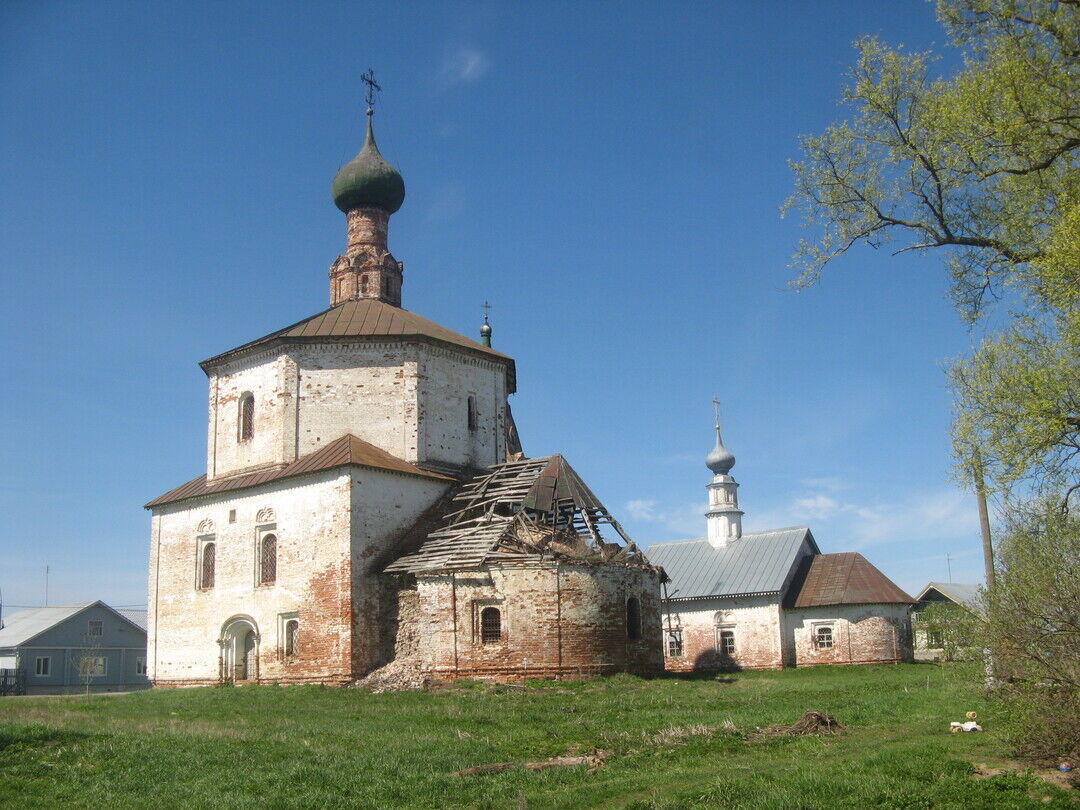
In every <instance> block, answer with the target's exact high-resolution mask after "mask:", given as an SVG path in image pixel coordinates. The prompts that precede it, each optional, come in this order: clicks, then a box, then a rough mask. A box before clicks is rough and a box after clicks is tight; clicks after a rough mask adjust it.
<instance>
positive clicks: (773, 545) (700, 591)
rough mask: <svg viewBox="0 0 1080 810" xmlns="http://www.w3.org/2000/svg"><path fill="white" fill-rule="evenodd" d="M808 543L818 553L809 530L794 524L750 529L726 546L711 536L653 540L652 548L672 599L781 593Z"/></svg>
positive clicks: (655, 563) (650, 547)
mask: <svg viewBox="0 0 1080 810" xmlns="http://www.w3.org/2000/svg"><path fill="white" fill-rule="evenodd" d="M804 544H807V546H808V548H809V551H810V553H812V554H816V553H817V551H818V547H817V542H816V541H815V540H814V536H813V535H812V534H811V533H810V529H808V528H807V527H806V526H794V527H791V528H787V529H774V530H772V531H767V532H747V533H744V534H743V536H742V537H740V538H739V539H738V540H735V541H733V542H731V543H730V544H728V545H727V546H724V547H723V548H715V547H713V545H712V544H711V543H709V541H708V540H684V541H681V542H675V543H653V544H652V545H651V546H649V549H648V553H649V559H650V560H651V561H652V563H653V564H654V565H659V566H661V567H663V569H664V571H665V572H667V575H668V577H669V578H670V579H671V584H670V585H669V590H668V598H669V599H695V598H702V597H709V596H720V597H731V596H750V595H758V594H773V593H780V592H781V591H782V590H783V588H784V585H785V584H786V583H787V582H788V580H789V578H790V577H791V575H792V574H793V569H794V567H795V566H796V564H797V563H798V561H799V559H800V556H801V555H800V549H802V547H803V545H804Z"/></svg>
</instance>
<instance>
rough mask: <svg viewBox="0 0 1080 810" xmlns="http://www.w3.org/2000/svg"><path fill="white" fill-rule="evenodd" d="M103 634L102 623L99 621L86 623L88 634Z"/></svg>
mask: <svg viewBox="0 0 1080 810" xmlns="http://www.w3.org/2000/svg"><path fill="white" fill-rule="evenodd" d="M101 634H102V623H101V622H99V621H89V622H87V623H86V635H88V636H100V635H101Z"/></svg>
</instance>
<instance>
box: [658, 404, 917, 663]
mask: <svg viewBox="0 0 1080 810" xmlns="http://www.w3.org/2000/svg"><path fill="white" fill-rule="evenodd" d="M717 421H718V422H719V418H718V419H717ZM705 463H706V466H707V467H708V468H709V470H711V471H712V473H713V477H712V479H711V480H710V481H709V483H708V485H707V489H708V493H709V501H708V511H707V512H706V513H705V515H706V526H707V536H706V537H704V538H701V539H696V540H686V541H681V542H669V543H653V544H652V545H651V546H649V548H648V555H649V559H650V560H651V561H652V562H653V563H654V564H655V565H659V566H662V567H663V568H664V570H665V571H666V572H667V576H668V577H669V578H670V582H668V583H666V584H665V585H664V589H665V590H664V594H665V597H664V600H663V602H664V607H663V623H664V638H665V649H664V664H665V667H666V668H667V669H668V670H671V671H691V670H716V671H720V670H730V669H777V668H780V667H789V666H806V665H810V664H869V663H884V662H896V661H910V660H911V659H912V640H911V618H910V613H911V607H912V605H913V604H914V600H913V599H912V598H911V597H910V596H908V595H907V594H906V593H904V592H903V591H902V590H901V589H900V588H898V587H897V586H896V585H895V584H893V582H892V581H891V580H889V579H888V577H886V576H885V575H884V574H882V573H881V571H879V570H878V569H877V568H875V567H874V566H873V565H872V564H871V563H870V561H869V560H867V559H866V558H865V557H863V556H862V555H861V554H858V553H855V552H848V553H842V554H822V553H821V550H820V549H819V548H818V544H817V541H816V540H815V539H814V536H813V534H812V533H811V531H810V529H809V528H808V527H806V526H796V527H791V528H783V529H773V530H770V531H759V532H746V533H744V532H743V530H742V517H743V511H742V510H741V509H739V499H738V492H737V490H738V486H739V485H738V483H737V482H736V481H735V479H734V478H733V477H732V476H731V474H730V473H731V468H732V467H733V466H734V465H735V456H734V455H732V454H731V452H730V451H729V450H728V449H727V448H726V447H724V444H723V441H722V440H721V438H720V425H719V424H717V425H716V445H715V447H714V448H713V450H712V452H710V453H709V455H708V456H707V458H706V462H705Z"/></svg>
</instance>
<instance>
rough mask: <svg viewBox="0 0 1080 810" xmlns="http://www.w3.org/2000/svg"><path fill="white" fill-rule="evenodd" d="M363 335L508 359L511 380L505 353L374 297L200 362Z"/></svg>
mask: <svg viewBox="0 0 1080 810" xmlns="http://www.w3.org/2000/svg"><path fill="white" fill-rule="evenodd" d="M366 337H370V338H379V337H384V338H394V337H421V338H428V339H431V340H436V341H439V342H441V343H449V344H451V345H454V346H458V347H461V348H464V349H469V350H471V351H474V352H477V353H479V354H485V355H488V356H489V357H491V358H493V359H496V360H502V361H505V362H507V363H508V365H509V374H510V379H511V382H512V381H513V379H514V361H513V359H512V358H510V357H509V356H508V355H505V354H503V353H502V352H497V351H495V350H494V349H492V348H490V347H488V346H484V345H483V344H481V343H477V342H476V341H475V340H472V339H470V338H467V337H465V336H464V335H459V334H458V333H457V332H455V331H453V330H451V329H447V328H446V327H445V326H440V325H439V324H437V323H435V322H434V321H429V320H428V319H427V318H423V317H421V316H419V315H417V314H416V313H415V312H409V311H408V310H407V309H400V308H398V307H395V306H392V305H390V304H387V303H385V302H383V301H377V300H375V299H373V298H368V299H365V300H363V301H346V302H345V303H342V304H338V305H337V306H336V307H331V308H330V309H327V310H323V311H322V312H319V313H317V314H315V315H312V316H311V317H310V318H305V319H304V320H302V321H300V322H299V323H294V324H293V325H292V326H286V327H285V328H284V329H279V330H278V331H276V332H271V333H270V334H269V335H265V336H264V337H261V338H258V339H257V340H253V341H251V342H250V343H245V344H243V345H242V346H237V347H236V348H235V349H230V350H229V351H227V352H224V353H223V354H219V355H215V356H214V357H211V358H210V359H208V360H203V361H202V363H200V364H199V365H201V366H202V367H203V369H204V370H205V369H207V368H209V367H211V366H214V365H217V364H218V363H219V362H220V361H223V360H226V359H228V358H230V357H233V356H234V355H239V354H243V353H246V352H249V351H254V350H256V349H259V348H261V347H262V346H265V345H269V344H271V343H275V342H281V343H303V342H310V341H313V340H317V339H319V338H366ZM510 387H511V389H513V387H514V386H513V385H511V386H510Z"/></svg>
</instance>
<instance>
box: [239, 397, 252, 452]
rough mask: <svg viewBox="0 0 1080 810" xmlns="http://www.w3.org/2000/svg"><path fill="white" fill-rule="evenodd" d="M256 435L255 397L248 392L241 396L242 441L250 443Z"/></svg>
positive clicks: (240, 431)
mask: <svg viewBox="0 0 1080 810" xmlns="http://www.w3.org/2000/svg"><path fill="white" fill-rule="evenodd" d="M254 435H255V397H254V396H253V395H252V394H251V392H250V391H248V392H247V393H245V394H242V395H241V396H240V429H239V438H240V441H242V442H246V441H250V439H251V437H252V436H254Z"/></svg>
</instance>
